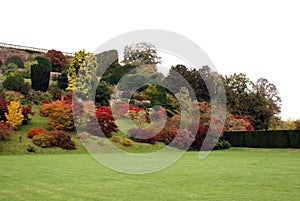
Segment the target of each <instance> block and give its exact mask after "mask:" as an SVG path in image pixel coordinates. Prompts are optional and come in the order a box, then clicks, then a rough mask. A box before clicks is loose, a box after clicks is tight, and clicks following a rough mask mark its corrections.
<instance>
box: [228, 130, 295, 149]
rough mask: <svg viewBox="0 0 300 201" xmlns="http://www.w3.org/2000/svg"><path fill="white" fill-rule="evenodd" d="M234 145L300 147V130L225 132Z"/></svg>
mask: <svg viewBox="0 0 300 201" xmlns="http://www.w3.org/2000/svg"><path fill="white" fill-rule="evenodd" d="M224 137H225V139H227V140H228V141H229V143H230V144H231V145H232V146H233V147H255V148H300V131H295V130H279V131H253V132H251V131H239V132H225V135H224Z"/></svg>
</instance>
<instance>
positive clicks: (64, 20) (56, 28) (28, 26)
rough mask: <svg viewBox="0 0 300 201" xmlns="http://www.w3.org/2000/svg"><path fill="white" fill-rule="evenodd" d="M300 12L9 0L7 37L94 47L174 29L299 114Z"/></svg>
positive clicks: (3, 38) (156, 2) (241, 5)
mask: <svg viewBox="0 0 300 201" xmlns="http://www.w3.org/2000/svg"><path fill="white" fill-rule="evenodd" d="M299 10H300V3H298V1H297V0H295V1H291V0H282V1H275V0H273V1H263V0H259V1H253V0H252V1H240V0H236V1H234V0H226V1H224V0H223V1H222V0H220V1H216V0H210V1H200V0H195V1H192V0H190V1H175V0H171V1H167V0H151V1H140V0H136V1H133V0H127V1H122V0H120V1H116V0H109V1H102V2H101V1H100V0H98V1H90V0H85V1H74V0H73V1H72V0H70V1H68V0H51V1H50V0H48V1H39V0H36V1H34V0H26V1H24V0H18V1H17V0H9V1H8V0H6V1H2V2H1V12H0V19H1V31H0V42H4V43H12V44H17V45H27V46H33V47H40V48H46V49H56V50H61V51H66V52H75V51H78V50H80V49H83V48H84V49H86V50H88V51H92V52H93V51H94V50H95V49H96V48H97V47H98V46H100V45H101V44H102V43H104V42H106V41H107V40H109V39H111V38H113V37H115V36H118V35H120V34H123V33H126V32H129V31H134V30H139V29H149V28H150V29H164V30H169V31H173V32H176V33H178V34H181V35H183V36H185V37H187V38H189V39H191V40H193V41H194V42H196V43H197V44H198V45H199V46H200V47H201V48H202V49H203V50H204V51H205V52H206V53H207V54H208V56H209V57H210V59H211V60H212V62H213V63H214V65H215V67H216V68H217V70H218V71H219V73H221V74H223V75H225V74H226V75H229V74H233V73H235V72H236V73H240V72H242V73H245V74H246V75H247V76H248V77H250V79H251V80H252V81H256V80H257V79H258V78H260V77H264V78H267V79H268V80H269V81H270V82H271V83H273V84H275V85H276V86H277V88H278V90H279V92H280V96H281V98H282V100H283V102H282V114H281V116H282V118H283V119H287V118H288V117H291V118H293V119H296V118H300V107H299V100H298V98H300V96H299V94H298V90H297V86H299V84H298V83H299V82H300V81H299V75H298V72H299V68H300V55H299V53H300V51H299V48H300V12H299ZM162 59H163V58H162Z"/></svg>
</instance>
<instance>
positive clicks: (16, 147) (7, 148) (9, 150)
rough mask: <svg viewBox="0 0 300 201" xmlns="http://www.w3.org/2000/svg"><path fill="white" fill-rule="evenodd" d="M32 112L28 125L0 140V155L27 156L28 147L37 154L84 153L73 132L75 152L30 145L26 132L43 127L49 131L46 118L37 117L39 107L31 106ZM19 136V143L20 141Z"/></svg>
mask: <svg viewBox="0 0 300 201" xmlns="http://www.w3.org/2000/svg"><path fill="white" fill-rule="evenodd" d="M33 111H34V112H35V115H34V116H32V120H31V121H30V122H29V124H28V125H24V126H20V127H19V128H18V130H17V131H14V133H13V134H12V136H11V137H9V138H8V139H6V140H4V141H2V140H0V154H24V153H25V154H29V152H27V147H28V145H30V146H33V147H34V148H35V150H36V151H37V153H46V154H50V153H86V151H85V149H84V148H83V146H82V144H81V143H80V141H79V140H78V139H77V134H76V133H75V132H72V133H70V134H71V136H72V139H73V140H74V142H75V144H76V147H77V149H76V150H72V151H69V150H63V149H61V148H58V147H53V148H46V149H43V148H40V147H38V146H36V145H34V144H33V143H32V140H31V139H28V138H27V137H26V133H27V131H29V130H30V129H31V128H32V127H43V128H46V129H49V127H48V126H47V124H46V122H47V118H45V117H41V116H40V115H39V107H37V106H33ZM20 136H21V141H20Z"/></svg>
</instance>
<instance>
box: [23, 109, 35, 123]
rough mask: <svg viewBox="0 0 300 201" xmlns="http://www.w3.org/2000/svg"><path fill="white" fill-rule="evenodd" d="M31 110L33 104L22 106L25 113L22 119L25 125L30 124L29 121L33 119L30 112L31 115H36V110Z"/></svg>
mask: <svg viewBox="0 0 300 201" xmlns="http://www.w3.org/2000/svg"><path fill="white" fill-rule="evenodd" d="M31 110H32V106H31V105H28V106H27V107H22V115H23V118H24V119H23V121H22V124H23V125H26V124H28V122H29V121H30V120H31V119H30V118H29V116H28V115H29V114H30V115H31V116H33V115H34V112H32V111H31Z"/></svg>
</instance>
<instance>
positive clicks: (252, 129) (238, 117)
mask: <svg viewBox="0 0 300 201" xmlns="http://www.w3.org/2000/svg"><path fill="white" fill-rule="evenodd" d="M232 117H233V118H234V119H241V120H243V121H244V122H245V123H246V125H247V126H246V129H247V131H254V127H253V126H252V125H251V122H250V121H249V120H248V119H247V118H246V117H243V116H238V115H234V114H233V115H232Z"/></svg>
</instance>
